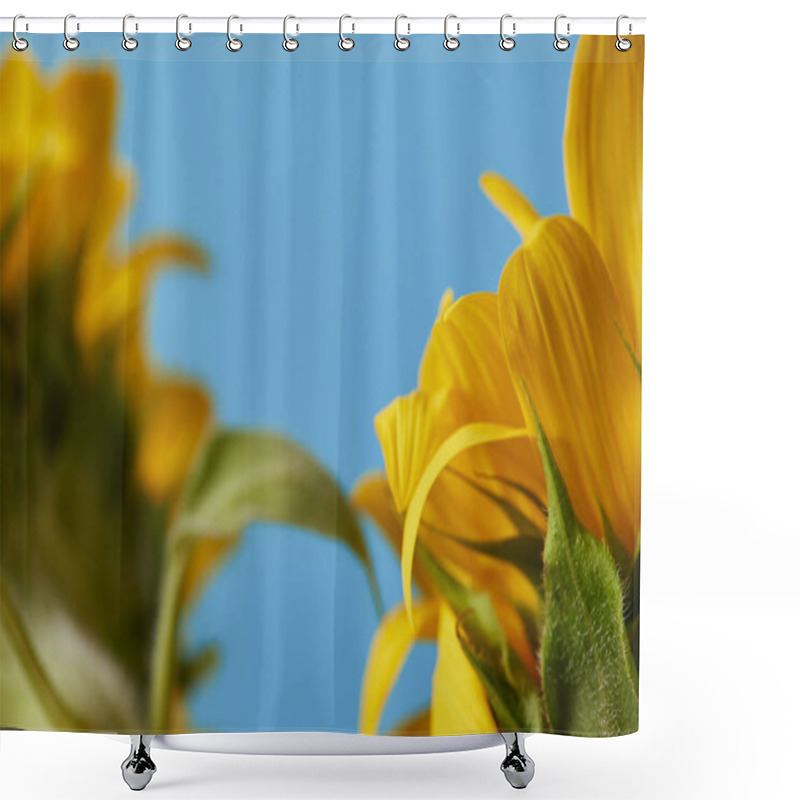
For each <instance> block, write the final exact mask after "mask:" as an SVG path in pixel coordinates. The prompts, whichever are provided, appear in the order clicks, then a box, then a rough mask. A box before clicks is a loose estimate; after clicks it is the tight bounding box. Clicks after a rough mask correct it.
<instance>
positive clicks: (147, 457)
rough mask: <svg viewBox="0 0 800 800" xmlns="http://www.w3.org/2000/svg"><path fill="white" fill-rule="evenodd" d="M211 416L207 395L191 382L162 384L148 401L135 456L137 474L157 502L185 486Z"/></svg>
mask: <svg viewBox="0 0 800 800" xmlns="http://www.w3.org/2000/svg"><path fill="white" fill-rule="evenodd" d="M210 416H211V404H210V401H209V399H208V396H207V395H206V393H205V392H204V391H203V390H202V389H201V388H200V387H199V386H195V385H193V384H191V383H188V382H184V381H178V380H164V381H160V382H159V384H158V385H157V386H156V388H155V390H154V392H153V396H152V397H151V398H149V400H148V402H147V404H146V406H145V409H144V416H143V419H142V426H143V431H142V435H141V439H140V440H139V444H138V448H137V453H136V474H137V476H138V478H139V481H140V483H141V485H142V486H143V488H144V489H145V491H147V492H148V493H149V494H150V495H151V496H152V497H153V498H154V499H156V500H166V499H168V498H170V497H173V496H174V495H175V493H176V491H177V490H178V489H179V488H180V487H181V486H182V484H183V481H184V479H185V477H186V474H187V473H188V471H189V467H190V466H191V463H192V459H193V458H194V455H195V453H196V451H197V448H198V446H199V445H200V441H201V439H202V437H203V434H204V433H205V430H206V426H207V424H208V421H209V418H210Z"/></svg>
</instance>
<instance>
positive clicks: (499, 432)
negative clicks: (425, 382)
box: [401, 422, 528, 624]
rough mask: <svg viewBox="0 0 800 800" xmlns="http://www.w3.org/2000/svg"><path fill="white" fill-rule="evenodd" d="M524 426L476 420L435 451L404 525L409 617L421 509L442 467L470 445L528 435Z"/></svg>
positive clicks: (403, 568)
mask: <svg viewBox="0 0 800 800" xmlns="http://www.w3.org/2000/svg"><path fill="white" fill-rule="evenodd" d="M527 435H528V431H527V429H525V428H511V427H509V426H508V425H496V424H494V423H491V422H474V423H470V424H467V425H464V426H462V427H461V428H459V429H458V430H456V431H455V432H454V433H453V434H451V435H450V436H449V437H448V438H447V439H446V440H445V441H444V442H443V443H442V444H441V446H440V447H439V448H438V449H437V450H436V452H435V453H434V454H433V457H432V458H431V459H430V460H429V461H428V463H427V465H426V466H425V468H424V471H423V472H422V475H421V477H420V479H419V482H418V483H417V485H416V489H415V490H414V494H413V497H412V498H411V501H410V503H409V504H408V511H407V512H406V518H405V523H404V525H403V550H402V554H401V571H402V578H403V597H404V598H405V604H406V610H407V612H408V615H409V620H410V621H411V622H412V624H413V620H412V617H411V607H412V596H411V576H412V567H413V563H414V549H415V547H416V543H417V533H418V531H419V524H420V520H421V518H422V510H423V508H424V507H425V501H426V500H427V498H428V493H429V492H430V490H431V487H432V486H433V484H434V483H435V481H436V479H437V478H438V477H439V475H440V473H441V472H442V470H443V469H445V467H446V466H447V465H448V464H449V463H450V462H451V461H452V460H453V459H454V458H455V457H456V456H458V455H459V454H460V453H462V452H464V451H465V450H468V449H469V448H471V447H477V446H479V445H484V444H490V443H492V442H500V441H504V440H507V439H519V438H523V437H526V436H527Z"/></svg>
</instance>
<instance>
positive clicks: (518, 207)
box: [480, 172, 539, 241]
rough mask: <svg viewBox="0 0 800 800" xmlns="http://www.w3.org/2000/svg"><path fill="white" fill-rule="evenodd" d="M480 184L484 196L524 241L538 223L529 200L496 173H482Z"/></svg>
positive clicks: (537, 215) (536, 214)
mask: <svg viewBox="0 0 800 800" xmlns="http://www.w3.org/2000/svg"><path fill="white" fill-rule="evenodd" d="M480 183H481V189H483V191H484V192H485V194H486V196H487V197H488V198H489V199H490V200H491V201H492V203H494V205H495V206H497V208H498V210H499V211H500V212H501V213H502V214H504V215H505V216H506V217H507V218H508V221H509V222H510V223H511V224H512V225H513V226H514V227H515V228H516V230H517V233H519V235H520V238H521V239H522V240H523V241H524V240H525V237H526V236H527V235H528V234H529V233H530V232H531V229H532V228H533V226H534V225H535V224H536V223H537V222H538V221H539V212H538V211H537V210H536V209H535V208H534V207H533V205H532V204H531V202H530V200H528V198H527V197H525V195H524V194H522V192H521V191H520V190H519V189H517V187H516V186H514V184H513V183H511V181H509V180H506V179H505V178H504V177H503V176H502V175H498V174H497V173H496V172H484V173H483V175H481V178H480Z"/></svg>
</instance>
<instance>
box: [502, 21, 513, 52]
mask: <svg viewBox="0 0 800 800" xmlns="http://www.w3.org/2000/svg"><path fill="white" fill-rule="evenodd" d="M511 18H512V17H511V14H503V16H502V17H500V49H501V50H506V51H508V50H513V49H514V48H515V47H516V46H517V40H516V39H514V37H513V36H507V35H506V32H505V30H504V26H505V22H506V20H507V19H511ZM511 32H512V33H516V32H517V23H516V22H512V23H511Z"/></svg>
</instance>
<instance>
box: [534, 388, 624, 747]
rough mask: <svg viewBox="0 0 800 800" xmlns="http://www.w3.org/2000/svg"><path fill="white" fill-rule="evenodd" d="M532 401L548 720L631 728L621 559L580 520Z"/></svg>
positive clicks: (567, 726)
mask: <svg viewBox="0 0 800 800" xmlns="http://www.w3.org/2000/svg"><path fill="white" fill-rule="evenodd" d="M526 392H527V389H526ZM528 402H529V404H530V407H531V411H532V413H533V417H534V421H535V424H536V429H537V434H538V439H539V450H540V452H541V455H542V461H543V463H544V471H545V477H546V480H547V498H548V508H549V516H548V528H547V538H546V540H545V548H544V561H545V581H544V582H545V602H546V608H547V614H546V616H547V619H546V623H545V629H544V634H543V639H542V682H543V688H544V696H545V704H546V706H547V711H548V716H549V719H550V725H551V728H552V730H553V731H554V732H557V733H571V734H578V735H583V736H615V735H621V734H626V733H633V732H634V731H636V730H637V729H638V726H639V700H638V696H637V689H636V686H637V678H636V668H635V666H634V664H633V657H632V654H631V649H630V646H629V643H628V636H627V633H626V629H625V623H624V620H623V602H622V588H621V586H620V579H619V576H618V574H617V568H616V564H615V562H614V559H613V558H612V556H611V553H610V552H609V550H608V548H607V547H606V545H605V544H604V543H603V542H601V541H600V540H599V539H597V538H595V537H594V536H592V535H591V534H590V533H589V532H588V531H586V530H585V529H584V528H583V527H582V526H581V525H580V523H579V522H578V520H577V518H576V516H575V513H574V511H573V509H572V504H571V503H570V500H569V496H568V495H567V490H566V487H565V486H564V482H563V480H562V478H561V474H560V473H559V470H558V466H557V465H556V463H555V460H554V458H553V454H552V452H551V450H550V445H549V444H548V441H547V438H546V436H545V433H544V431H543V430H542V426H541V423H540V421H539V418H538V416H537V415H536V410H535V409H534V408H533V404H532V403H531V401H530V397H528Z"/></svg>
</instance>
